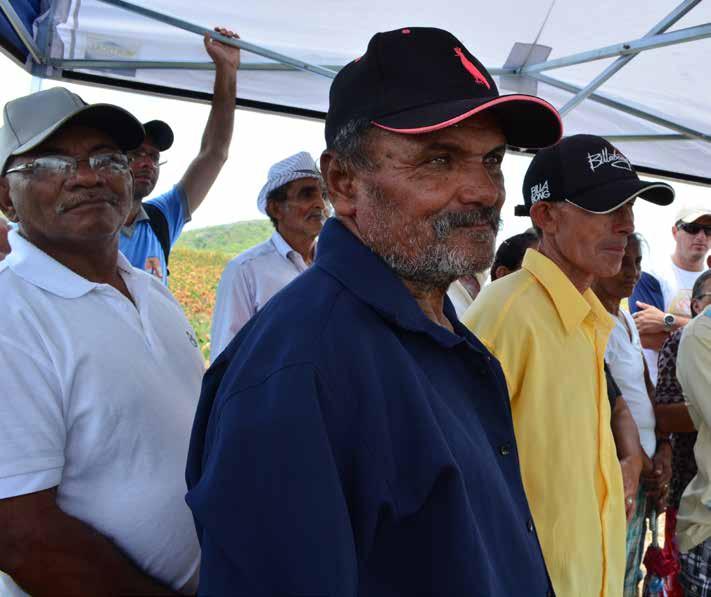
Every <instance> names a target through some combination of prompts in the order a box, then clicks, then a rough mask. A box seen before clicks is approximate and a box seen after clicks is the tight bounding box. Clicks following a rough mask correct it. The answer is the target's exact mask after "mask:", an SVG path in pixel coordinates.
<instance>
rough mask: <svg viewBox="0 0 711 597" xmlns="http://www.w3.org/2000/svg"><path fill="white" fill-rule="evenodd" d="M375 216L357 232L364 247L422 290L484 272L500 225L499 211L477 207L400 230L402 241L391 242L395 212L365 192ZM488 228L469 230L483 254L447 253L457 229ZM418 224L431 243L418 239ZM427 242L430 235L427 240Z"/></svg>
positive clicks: (381, 199) (384, 201)
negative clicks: (428, 232)
mask: <svg viewBox="0 0 711 597" xmlns="http://www.w3.org/2000/svg"><path fill="white" fill-rule="evenodd" d="M370 195H371V198H372V199H373V201H374V205H375V206H376V208H377V209H376V210H375V211H377V212H378V213H377V216H376V218H375V219H374V221H373V222H371V226H370V227H369V228H368V229H367V230H363V229H361V234H362V236H363V240H364V241H365V243H366V244H367V245H368V246H369V247H370V248H371V249H372V250H373V252H375V253H376V254H377V255H379V256H380V257H381V258H382V259H383V260H384V261H385V263H387V264H388V266H390V267H391V268H392V269H393V270H394V271H395V273H396V274H397V275H398V276H400V277H401V278H404V279H405V280H408V281H410V282H412V283H414V284H416V285H417V286H418V287H419V288H421V289H423V290H430V289H443V290H446V289H447V288H448V287H449V285H450V284H451V283H452V282H453V281H454V280H456V279H457V278H461V277H462V276H466V275H472V274H474V273H476V272H481V271H484V270H485V269H486V268H487V267H489V266H490V265H491V262H492V260H493V256H494V241H495V238H496V231H497V230H498V228H499V225H500V219H499V212H498V210H496V209H494V208H493V207H480V208H478V209H476V210H471V211H468V212H449V213H444V214H440V215H438V216H435V217H433V218H431V219H430V220H429V221H427V222H421V223H418V224H415V225H412V224H410V225H406V226H405V229H404V230H403V231H402V232H403V234H401V235H399V236H400V237H401V238H404V239H405V240H404V246H403V242H397V241H395V240H394V239H393V235H392V232H391V231H392V226H393V222H394V221H396V220H397V212H396V210H395V209H394V208H393V206H392V205H391V204H390V203H389V202H388V200H387V199H385V198H384V196H383V194H382V191H381V190H380V189H377V188H375V189H371V193H370ZM481 224H489V225H490V226H491V230H490V231H489V230H485V231H482V230H477V231H472V232H471V236H472V241H473V242H475V243H476V244H477V245H479V246H483V247H486V249H485V250H483V251H482V250H479V249H477V248H474V247H473V248H472V250H470V251H466V250H463V249H461V248H459V249H454V248H449V247H447V245H446V240H447V238H448V237H449V236H450V235H451V234H452V232H453V231H454V230H455V229H456V228H458V227H462V226H473V225H481ZM422 225H424V226H427V225H429V226H430V227H431V230H432V231H433V233H434V238H435V242H433V243H432V242H428V241H427V240H425V239H423V238H422V235H421V232H422ZM428 237H429V238H431V236H429V235H428Z"/></svg>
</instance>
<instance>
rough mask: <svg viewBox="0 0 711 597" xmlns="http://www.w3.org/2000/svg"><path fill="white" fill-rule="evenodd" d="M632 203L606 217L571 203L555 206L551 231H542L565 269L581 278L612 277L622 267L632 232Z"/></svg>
mask: <svg viewBox="0 0 711 597" xmlns="http://www.w3.org/2000/svg"><path fill="white" fill-rule="evenodd" d="M633 204H634V201H629V202H627V203H625V204H624V205H623V206H621V207H619V208H618V209H616V210H615V211H613V212H611V213H609V214H595V213H590V212H588V211H585V210H583V209H581V208H579V207H577V206H575V205H572V204H570V203H556V204H553V205H551V208H552V209H553V210H555V211H556V212H557V215H556V218H555V222H554V229H552V230H550V231H544V232H545V233H546V234H547V235H548V236H549V237H552V238H553V239H554V241H553V242H555V244H556V245H557V247H558V250H559V252H560V254H561V255H562V257H563V258H564V259H565V260H566V261H567V263H568V268H569V269H571V270H572V271H573V272H578V273H579V274H580V275H581V276H585V275H589V276H593V277H597V278H609V277H610V276H615V275H616V274H617V273H618V272H619V271H620V267H621V265H622V259H623V257H624V256H625V248H626V247H627V237H628V236H629V235H630V234H632V233H633V232H634V214H633V212H632V207H633Z"/></svg>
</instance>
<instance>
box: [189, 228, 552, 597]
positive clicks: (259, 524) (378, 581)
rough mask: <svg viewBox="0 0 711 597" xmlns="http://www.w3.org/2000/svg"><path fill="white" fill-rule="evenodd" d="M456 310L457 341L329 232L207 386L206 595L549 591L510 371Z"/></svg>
mask: <svg viewBox="0 0 711 597" xmlns="http://www.w3.org/2000/svg"><path fill="white" fill-rule="evenodd" d="M445 314H446V315H447V317H448V318H449V320H450V321H451V322H452V324H453V326H454V330H455V333H450V332H449V331H448V330H446V329H445V328H443V327H441V326H439V325H437V324H435V323H433V322H432V321H431V320H429V319H428V318H427V317H426V316H425V315H424V313H423V312H422V310H421V309H420V308H419V306H418V305H417V303H416V302H415V300H414V299H413V297H412V295H411V294H410V293H409V292H408V291H407V289H406V288H405V286H404V285H403V284H402V282H401V281H400V279H399V278H398V277H397V276H396V275H395V274H394V273H393V271H392V270H391V269H390V268H389V267H387V265H385V263H384V262H383V261H382V260H381V259H380V258H379V257H377V256H376V255H375V254H374V253H372V252H371V251H370V249H368V248H367V247H366V246H365V245H363V244H362V243H361V242H360V241H359V240H358V239H357V238H356V237H355V236H353V235H352V234H351V233H350V232H349V231H348V230H347V229H346V228H345V227H344V226H343V225H342V224H341V223H340V222H338V221H336V220H330V221H329V222H328V223H327V224H326V226H325V228H324V230H323V232H322V234H321V236H320V238H319V249H318V256H317V258H316V262H315V265H314V266H313V267H312V268H310V269H309V270H308V271H307V272H305V273H304V274H302V275H301V276H300V277H299V278H297V279H296V280H294V281H293V282H292V283H291V284H290V285H289V286H287V287H286V288H285V289H284V290H282V291H281V292H280V293H278V294H277V295H275V296H274V298H273V299H272V300H271V301H270V302H269V303H268V304H267V305H266V306H265V307H264V308H263V309H262V311H260V312H259V313H258V314H257V315H256V316H255V317H254V318H253V319H252V320H251V321H250V322H249V324H248V325H247V326H245V327H244V328H243V329H242V330H241V331H240V333H239V334H238V335H237V337H236V338H235V340H233V341H232V343H231V344H230V345H229V346H228V348H227V349H226V350H225V351H224V352H223V353H222V355H221V356H220V357H219V358H218V359H217V360H216V361H215V363H214V364H213V366H212V367H211V368H210V370H209V371H208V373H207V375H206V377H205V381H204V383H203V390H202V396H201V398H200V404H199V407H198V412H197V416H196V420H195V426H194V429H193V435H192V438H191V443H190V453H189V456H188V469H187V480H188V487H189V493H188V496H187V502H188V504H189V506H190V508H191V509H192V511H193V514H194V516H195V521H196V526H197V532H198V537H199V538H200V542H201V544H202V550H203V552H202V568H201V574H200V594H201V595H210V596H221V595H225V596H227V595H229V596H235V597H241V596H245V597H246V596H250V597H266V596H269V597H271V596H276V595H279V596H294V597H296V596H299V597H306V596H310V597H317V596H329V597H355V596H363V597H365V596H367V597H391V596H392V597H412V596H417V595H423V596H424V595H438V596H442V597H474V596H477V595H481V596H486V597H497V596H502V597H504V596H505V597H512V596H517V595H522V596H523V595H525V596H527V597H528V596H537V595H540V596H544V595H547V594H549V591H550V582H549V579H548V575H547V572H546V568H545V564H544V562H543V556H542V554H541V549H540V546H539V543H538V539H537V537H536V533H535V528H534V526H533V523H532V520H531V513H530V511H529V508H528V504H527V501H526V497H525V494H524V490H523V485H522V482H521V476H520V472H519V461H518V456H517V453H516V447H515V439H514V432H513V423H512V419H511V412H510V407H509V398H508V394H507V391H506V383H505V381H504V377H503V374H502V371H501V368H500V367H499V364H498V362H497V361H496V360H495V359H494V358H493V357H492V356H491V355H490V354H489V352H487V350H486V349H485V348H484V346H483V345H482V344H481V343H480V342H479V341H478V340H477V339H476V338H475V337H474V336H473V335H472V334H470V333H469V332H468V330H467V329H466V328H465V327H464V326H462V325H461V324H460V323H459V321H458V320H457V318H456V316H455V313H454V309H453V308H452V305H451V303H449V300H448V299H447V300H446V304H445ZM541 465H542V466H543V465H544V463H541Z"/></svg>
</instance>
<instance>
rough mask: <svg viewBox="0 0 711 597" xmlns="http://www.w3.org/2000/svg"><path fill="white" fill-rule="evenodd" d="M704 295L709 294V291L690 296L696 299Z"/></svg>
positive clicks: (710, 294)
mask: <svg viewBox="0 0 711 597" xmlns="http://www.w3.org/2000/svg"><path fill="white" fill-rule="evenodd" d="M705 296H711V292H702V293H701V294H697V295H696V296H693V297H691V298H695V299H697V300H698V299H702V298H704V297H705Z"/></svg>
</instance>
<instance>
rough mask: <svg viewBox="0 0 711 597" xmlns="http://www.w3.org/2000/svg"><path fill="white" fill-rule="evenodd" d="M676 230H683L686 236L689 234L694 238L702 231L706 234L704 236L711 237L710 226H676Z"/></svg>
mask: <svg viewBox="0 0 711 597" xmlns="http://www.w3.org/2000/svg"><path fill="white" fill-rule="evenodd" d="M676 227H677V229H678V230H683V231H684V232H686V233H687V234H691V235H692V236H696V235H697V234H698V233H699V232H701V231H702V230H703V231H704V233H705V234H706V236H711V225H708V226H704V225H703V224H693V223H692V224H684V223H682V224H677V226H676Z"/></svg>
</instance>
